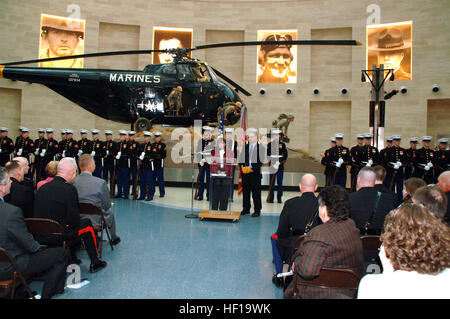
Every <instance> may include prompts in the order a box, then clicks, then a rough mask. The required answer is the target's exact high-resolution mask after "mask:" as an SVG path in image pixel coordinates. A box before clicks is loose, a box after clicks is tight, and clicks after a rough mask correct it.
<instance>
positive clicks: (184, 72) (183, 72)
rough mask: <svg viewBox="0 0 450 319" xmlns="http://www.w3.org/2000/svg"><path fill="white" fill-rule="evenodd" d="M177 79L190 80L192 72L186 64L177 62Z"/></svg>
mask: <svg viewBox="0 0 450 319" xmlns="http://www.w3.org/2000/svg"><path fill="white" fill-rule="evenodd" d="M177 68H178V79H179V80H185V81H192V80H193V78H192V73H191V70H190V68H189V66H188V65H187V64H178V65H177Z"/></svg>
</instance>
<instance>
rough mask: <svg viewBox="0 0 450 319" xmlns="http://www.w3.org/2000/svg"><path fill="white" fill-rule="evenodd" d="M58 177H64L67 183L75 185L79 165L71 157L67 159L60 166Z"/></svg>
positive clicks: (60, 162)
mask: <svg viewBox="0 0 450 319" xmlns="http://www.w3.org/2000/svg"><path fill="white" fill-rule="evenodd" d="M56 176H59V177H62V178H64V179H65V180H66V182H67V183H73V181H74V180H75V177H76V176H77V163H76V162H75V159H73V158H71V157H65V158H63V159H62V160H61V161H59V164H58V170H57V173H56Z"/></svg>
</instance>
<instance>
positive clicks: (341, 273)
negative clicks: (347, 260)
mask: <svg viewBox="0 0 450 319" xmlns="http://www.w3.org/2000/svg"><path fill="white" fill-rule="evenodd" d="M360 280H361V278H360V276H358V274H357V273H356V272H354V271H353V270H350V269H333V268H322V269H321V270H320V273H319V276H318V277H316V278H314V279H312V280H305V279H303V278H301V277H300V276H299V275H298V274H297V273H295V274H294V298H295V299H297V298H298V291H297V287H298V286H309V287H319V288H322V289H330V288H332V289H349V290H352V291H354V295H353V298H355V297H356V293H357V291H358V286H359V281H360Z"/></svg>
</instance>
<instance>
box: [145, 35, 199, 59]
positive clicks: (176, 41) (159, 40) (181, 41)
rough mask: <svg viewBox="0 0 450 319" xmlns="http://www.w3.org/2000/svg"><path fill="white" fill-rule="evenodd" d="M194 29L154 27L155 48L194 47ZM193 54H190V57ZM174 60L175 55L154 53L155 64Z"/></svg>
mask: <svg viewBox="0 0 450 319" xmlns="http://www.w3.org/2000/svg"><path fill="white" fill-rule="evenodd" d="M192 38H193V30H192V29H187V28H167V27H154V28H153V49H154V50H167V49H176V48H190V47H192ZM190 56H191V55H190V54H189V57H190ZM170 62H173V55H172V54H170V53H167V52H161V53H158V54H154V55H153V64H158V63H170Z"/></svg>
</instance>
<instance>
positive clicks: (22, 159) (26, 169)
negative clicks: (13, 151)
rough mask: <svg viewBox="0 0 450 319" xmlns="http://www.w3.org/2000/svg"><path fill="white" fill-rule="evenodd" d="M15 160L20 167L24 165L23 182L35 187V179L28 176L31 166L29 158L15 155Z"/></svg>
mask: <svg viewBox="0 0 450 319" xmlns="http://www.w3.org/2000/svg"><path fill="white" fill-rule="evenodd" d="M13 161H17V162H18V163H19V164H20V167H22V170H23V176H24V178H23V181H22V182H21V184H22V185H25V186H28V187H31V188H32V189H34V181H33V180H32V179H30V178H28V177H27V175H29V174H28V173H29V171H30V166H29V164H28V160H27V159H26V158H25V157H14V158H13Z"/></svg>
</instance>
